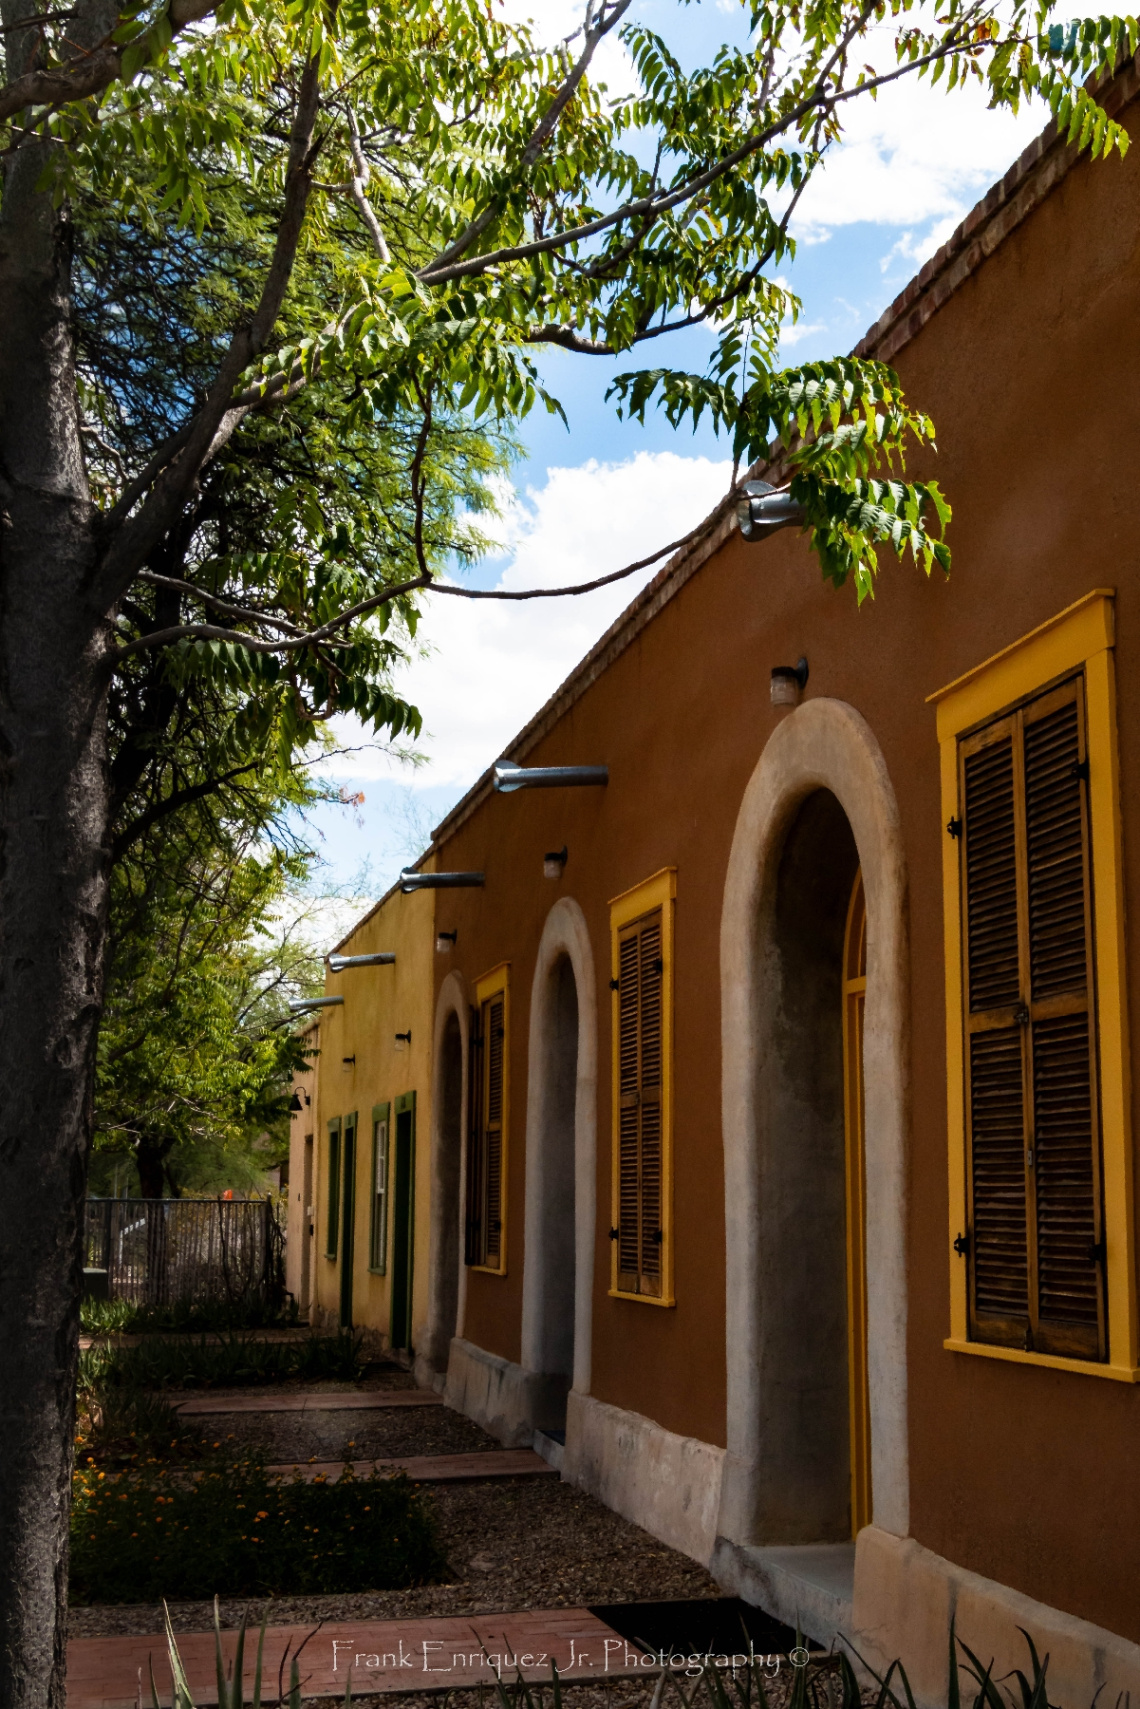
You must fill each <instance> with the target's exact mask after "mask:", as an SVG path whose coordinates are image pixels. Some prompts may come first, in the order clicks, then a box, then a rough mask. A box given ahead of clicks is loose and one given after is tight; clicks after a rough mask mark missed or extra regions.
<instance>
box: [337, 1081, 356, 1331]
mask: <svg viewBox="0 0 1140 1709" xmlns="http://www.w3.org/2000/svg"><path fill="white" fill-rule="evenodd" d="M340 1150H341V1157H342V1159H343V1163H342V1169H343V1185H342V1187H341V1194H340V1203H341V1232H340V1326H341V1328H342V1329H351V1328H352V1264H353V1256H354V1251H353V1249H354V1246H355V1241H354V1238H353V1236H354V1233H355V1226H356V1112H355V1110H354V1111H353V1113H352V1115H350V1116H345V1118H344V1130H343V1133H342V1135H341V1142H340Z"/></svg>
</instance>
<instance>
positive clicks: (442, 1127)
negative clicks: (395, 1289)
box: [417, 973, 471, 1375]
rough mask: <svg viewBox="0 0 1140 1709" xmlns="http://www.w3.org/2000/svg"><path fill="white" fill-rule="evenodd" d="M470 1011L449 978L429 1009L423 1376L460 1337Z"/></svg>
mask: <svg viewBox="0 0 1140 1709" xmlns="http://www.w3.org/2000/svg"><path fill="white" fill-rule="evenodd" d="M470 1012H471V1011H470V1007H469V1004H468V997H467V990H466V987H465V985H464V983H463V979H462V976H461V975H460V974H458V973H449V974H448V976H447V978H446V979H445V980H444V982H443V984H442V985H441V987H440V991H439V997H438V999H437V1000H436V1008H435V1029H434V1039H433V1049H432V1100H431V1239H430V1245H429V1255H428V1320H427V1335H426V1338H425V1343H426V1344H425V1346H424V1347H423V1348H422V1350H420V1353H419V1358H418V1359H417V1364H419V1363H420V1362H421V1360H422V1362H423V1364H424V1365H425V1366H426V1368H427V1372H426V1374H430V1375H437V1374H439V1375H441V1374H443V1373H444V1372H446V1370H447V1362H448V1354H449V1351H450V1348H451V1341H452V1337H453V1336H455V1335H461V1334H462V1333H463V1309H464V1303H465V1299H466V1292H467V1272H466V1270H465V1268H464V1265H463V1250H462V1247H463V1218H462V1216H461V1214H460V1208H461V1206H462V1204H463V1187H464V1166H465V1149H466V1148H465V1145H464V1135H465V1134H466V1132H467V1087H468V1072H467V1053H468V1048H469V1041H470Z"/></svg>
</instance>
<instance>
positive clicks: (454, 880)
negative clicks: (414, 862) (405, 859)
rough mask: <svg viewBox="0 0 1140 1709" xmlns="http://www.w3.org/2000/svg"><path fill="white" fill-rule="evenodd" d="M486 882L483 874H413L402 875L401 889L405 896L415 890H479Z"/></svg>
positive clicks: (407, 872) (406, 870)
mask: <svg viewBox="0 0 1140 1709" xmlns="http://www.w3.org/2000/svg"><path fill="white" fill-rule="evenodd" d="M484 882H485V875H484V874H483V873H481V872H411V871H409V870H408V869H406V868H405V870H404V871H403V872H402V873H401V874H400V889H401V890H402V891H403V892H404V895H405V896H408V895H410V894H411V892H412V891H413V890H478V889H480V888H481V887H482V885H483V884H484Z"/></svg>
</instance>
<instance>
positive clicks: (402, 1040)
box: [396, 1027, 412, 1050]
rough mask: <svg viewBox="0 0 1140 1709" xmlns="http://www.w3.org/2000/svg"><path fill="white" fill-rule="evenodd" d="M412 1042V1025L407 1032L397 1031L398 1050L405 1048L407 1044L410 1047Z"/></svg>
mask: <svg viewBox="0 0 1140 1709" xmlns="http://www.w3.org/2000/svg"><path fill="white" fill-rule="evenodd" d="M411 1043H412V1029H411V1027H409V1028H408V1030H407V1032H406V1033H397V1034H396V1049H397V1050H403V1048H404V1046H405V1045H408V1046H409V1048H410V1047H411Z"/></svg>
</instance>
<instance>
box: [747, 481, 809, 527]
mask: <svg viewBox="0 0 1140 1709" xmlns="http://www.w3.org/2000/svg"><path fill="white" fill-rule="evenodd" d="M736 520H737V522H738V523H739V525H740V532H741V534H742V535H743V536H744V538H745V539H746V540H748V541H749V542H753V541H758V540H767V538H768V536H769V534H775V533H777V532H778V531H779V530H780V529H781V528H793V527H795V525H796V524H797V523H801V522H802V521H803V520H804V507H803V505H802V504H800V502H799V501H798V499H794V498H793V497H792V495H791V493H790V492H788V490H787V488H784V489H783V491H780V490H778V489H777V488H776V487H773V486H769V484H768V482H767V481H745V483H744V485H743V486H742V487H741V489H740V491H739V493H738V494H737V497H736Z"/></svg>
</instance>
